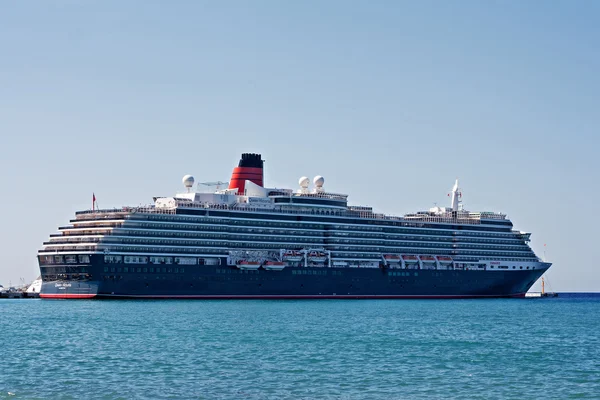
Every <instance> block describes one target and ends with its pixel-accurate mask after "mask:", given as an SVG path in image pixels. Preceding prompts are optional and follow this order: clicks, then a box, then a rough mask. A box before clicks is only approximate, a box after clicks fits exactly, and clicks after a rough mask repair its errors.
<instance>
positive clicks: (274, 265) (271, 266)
mask: <svg viewBox="0 0 600 400" xmlns="http://www.w3.org/2000/svg"><path fill="white" fill-rule="evenodd" d="M263 268H264V269H267V270H269V271H281V270H282V269H284V268H285V263H284V262H281V261H267V262H266V263H265V265H264V266H263Z"/></svg>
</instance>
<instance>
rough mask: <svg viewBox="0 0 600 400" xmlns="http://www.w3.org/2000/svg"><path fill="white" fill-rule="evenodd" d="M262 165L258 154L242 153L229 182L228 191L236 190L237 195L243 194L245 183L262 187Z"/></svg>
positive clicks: (262, 161)
mask: <svg viewBox="0 0 600 400" xmlns="http://www.w3.org/2000/svg"><path fill="white" fill-rule="evenodd" d="M263 163H264V160H263V159H262V158H261V156H260V154H254V153H243V154H242V158H241V159H240V162H239V164H238V166H237V167H236V168H234V169H233V173H232V174H231V179H230V180H229V189H235V188H238V194H244V189H245V188H246V181H247V180H248V181H251V182H252V183H255V184H257V185H259V186H263Z"/></svg>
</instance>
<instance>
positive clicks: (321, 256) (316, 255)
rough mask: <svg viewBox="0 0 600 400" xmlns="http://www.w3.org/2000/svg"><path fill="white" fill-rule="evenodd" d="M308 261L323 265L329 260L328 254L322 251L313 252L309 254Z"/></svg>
mask: <svg viewBox="0 0 600 400" xmlns="http://www.w3.org/2000/svg"><path fill="white" fill-rule="evenodd" d="M308 259H309V261H312V262H316V263H322V262H325V261H326V260H327V254H325V253H323V252H321V251H311V252H310V253H308Z"/></svg>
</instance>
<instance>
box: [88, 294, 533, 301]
mask: <svg viewBox="0 0 600 400" xmlns="http://www.w3.org/2000/svg"><path fill="white" fill-rule="evenodd" d="M98 297H120V298H125V297H127V298H144V299H206V300H219V299H224V300H225V299H231V300H233V299H254V300H268V299H286V300H299V299H476V298H507V297H512V298H522V297H525V293H516V294H510V295H503V296H497V295H195V294H191V295H185V294H182V295H143V294H140V295H119V294H99V295H98Z"/></svg>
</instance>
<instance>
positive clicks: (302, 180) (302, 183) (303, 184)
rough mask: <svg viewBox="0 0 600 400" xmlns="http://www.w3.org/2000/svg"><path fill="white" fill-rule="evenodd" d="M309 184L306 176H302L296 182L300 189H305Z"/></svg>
mask: <svg viewBox="0 0 600 400" xmlns="http://www.w3.org/2000/svg"><path fill="white" fill-rule="evenodd" d="M309 183H310V180H309V179H308V178H307V177H306V176H303V177H302V178H300V179H299V180H298V185H300V187H303V188H307V187H308V184H309Z"/></svg>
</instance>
